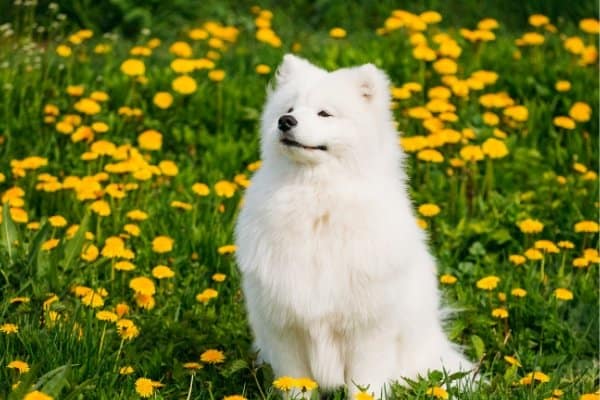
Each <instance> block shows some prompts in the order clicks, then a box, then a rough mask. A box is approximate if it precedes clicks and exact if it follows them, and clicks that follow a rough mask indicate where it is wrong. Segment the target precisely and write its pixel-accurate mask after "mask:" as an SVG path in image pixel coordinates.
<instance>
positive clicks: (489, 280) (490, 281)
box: [476, 275, 500, 290]
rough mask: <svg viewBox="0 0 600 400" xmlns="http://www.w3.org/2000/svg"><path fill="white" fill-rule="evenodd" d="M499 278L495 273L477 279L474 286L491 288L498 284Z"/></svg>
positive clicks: (484, 288)
mask: <svg viewBox="0 0 600 400" xmlns="http://www.w3.org/2000/svg"><path fill="white" fill-rule="evenodd" d="M499 282H500V278H499V277H497V276H495V275H489V276H486V277H484V278H481V279H480V280H478V281H477V283H476V286H477V287H478V288H479V289H483V290H493V289H495V288H496V287H497V286H498V283H499Z"/></svg>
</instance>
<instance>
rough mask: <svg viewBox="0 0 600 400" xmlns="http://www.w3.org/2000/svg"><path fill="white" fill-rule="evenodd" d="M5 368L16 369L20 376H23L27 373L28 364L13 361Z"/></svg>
mask: <svg viewBox="0 0 600 400" xmlns="http://www.w3.org/2000/svg"><path fill="white" fill-rule="evenodd" d="M6 367H7V368H11V369H16V370H17V371H19V373H20V374H24V373H26V372H28V371H29V364H27V363H26V362H25V361H22V360H13V361H11V362H9V363H8V365H7V366H6Z"/></svg>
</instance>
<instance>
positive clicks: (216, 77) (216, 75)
mask: <svg viewBox="0 0 600 400" xmlns="http://www.w3.org/2000/svg"><path fill="white" fill-rule="evenodd" d="M208 79H210V80H211V81H213V82H221V81H222V80H223V79H225V71H223V70H222V69H214V70H212V71H210V72H209V73H208Z"/></svg>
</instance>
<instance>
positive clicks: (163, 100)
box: [152, 92, 173, 110]
mask: <svg viewBox="0 0 600 400" xmlns="http://www.w3.org/2000/svg"><path fill="white" fill-rule="evenodd" d="M152 102H153V103H154V105H155V106H156V107H158V108H161V109H163V110H166V109H167V108H169V107H171V104H173V96H172V95H171V93H169V92H157V93H156V94H155V95H154V97H153V98H152Z"/></svg>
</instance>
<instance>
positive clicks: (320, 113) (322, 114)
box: [317, 110, 332, 117]
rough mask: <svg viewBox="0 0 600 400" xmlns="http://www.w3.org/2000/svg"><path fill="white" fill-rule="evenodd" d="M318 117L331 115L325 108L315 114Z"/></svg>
mask: <svg viewBox="0 0 600 400" xmlns="http://www.w3.org/2000/svg"><path fill="white" fill-rule="evenodd" d="M317 115H318V116H319V117H331V116H332V115H331V114H329V113H328V112H327V111H325V110H321V111H319V114H317Z"/></svg>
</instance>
